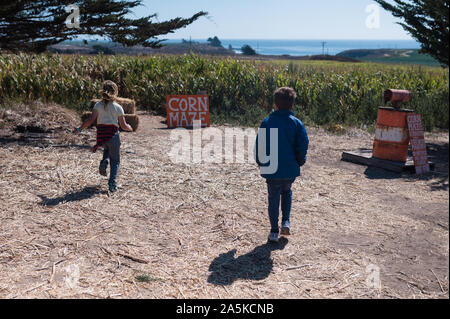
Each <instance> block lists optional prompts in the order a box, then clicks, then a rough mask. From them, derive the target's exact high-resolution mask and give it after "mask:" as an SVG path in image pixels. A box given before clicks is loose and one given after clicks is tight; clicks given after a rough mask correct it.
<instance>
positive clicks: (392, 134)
mask: <svg viewBox="0 0 450 319" xmlns="http://www.w3.org/2000/svg"><path fill="white" fill-rule="evenodd" d="M408 137H409V135H408V130H407V129H405V128H403V127H377V129H376V131H375V138H376V139H377V140H379V141H384V142H397V143H401V142H404V141H406V140H407V139H408Z"/></svg>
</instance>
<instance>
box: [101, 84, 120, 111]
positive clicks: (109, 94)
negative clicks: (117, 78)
mask: <svg viewBox="0 0 450 319" xmlns="http://www.w3.org/2000/svg"><path fill="white" fill-rule="evenodd" d="M100 93H101V95H102V101H103V105H104V107H106V105H107V104H108V102H111V101H115V100H116V98H117V96H118V94H119V87H118V86H117V84H116V83H114V82H113V81H110V80H107V81H105V82H104V83H103V90H101V91H100Z"/></svg>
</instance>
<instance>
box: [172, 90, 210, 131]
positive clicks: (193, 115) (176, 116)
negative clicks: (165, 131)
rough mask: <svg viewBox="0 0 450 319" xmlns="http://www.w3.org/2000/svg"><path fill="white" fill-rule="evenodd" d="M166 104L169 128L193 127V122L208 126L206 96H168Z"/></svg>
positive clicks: (207, 98)
mask: <svg viewBox="0 0 450 319" xmlns="http://www.w3.org/2000/svg"><path fill="white" fill-rule="evenodd" d="M166 102H167V104H166V110H167V126H168V127H169V128H174V127H193V126H194V121H200V122H201V126H202V127H205V126H209V97H208V95H168V96H167V100H166Z"/></svg>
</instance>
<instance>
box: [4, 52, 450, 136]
mask: <svg viewBox="0 0 450 319" xmlns="http://www.w3.org/2000/svg"><path fill="white" fill-rule="evenodd" d="M104 80H112V81H114V82H116V83H117V84H118V85H119V93H120V96H122V97H127V98H133V99H135V100H136V103H137V105H138V107H139V108H141V109H146V110H149V111H154V112H156V113H158V114H165V101H166V95H168V94H196V93H197V92H198V91H199V90H203V91H207V93H208V94H209V96H210V104H211V107H210V108H211V113H212V117H211V118H212V120H213V121H225V122H226V121H234V122H236V123H238V124H241V125H256V124H257V123H258V122H259V121H260V120H261V119H262V118H263V117H264V116H266V115H267V114H268V113H269V112H270V111H271V110H272V104H273V97H272V94H273V91H274V90H275V89H276V88H277V87H280V86H290V87H293V88H294V89H295V90H296V91H297V94H298V98H297V100H296V103H295V107H294V113H295V114H296V115H297V116H298V117H299V118H301V119H302V120H303V121H304V122H305V123H306V124H310V125H312V124H315V125H328V124H343V125H350V126H362V125H367V126H370V125H374V123H375V122H376V117H377V107H378V106H380V105H383V102H384V101H383V98H382V97H383V91H384V90H385V89H387V88H398V89H407V90H410V91H411V92H412V101H411V102H410V103H408V104H406V105H405V107H407V108H410V109H414V110H415V111H416V112H418V113H419V114H421V115H422V117H423V122H424V125H425V128H426V129H427V130H432V129H448V127H449V120H448V117H449V100H448V99H449V73H448V69H441V68H430V67H420V66H393V65H382V64H370V63H327V62H295V63H293V62H291V63H289V62H286V63H280V62H279V61H277V62H276V63H275V62H270V61H255V60H240V59H238V58H217V57H214V58H212V57H205V56H198V55H184V56H145V57H143V56H141V57H130V56H103V55H98V56H80V55H29V54H18V55H14V54H3V55H0V103H1V104H2V105H5V104H7V103H10V102H11V101H17V100H20V101H27V100H34V99H41V100H42V101H44V102H47V101H48V102H50V101H51V102H56V103H59V104H62V105H65V106H67V107H70V108H73V109H76V110H79V111H82V110H88V109H90V108H91V107H92V103H91V102H90V101H91V99H92V98H95V97H98V96H99V95H98V90H99V89H100V88H101V87H102V83H103V81H104Z"/></svg>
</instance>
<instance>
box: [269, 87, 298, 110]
mask: <svg viewBox="0 0 450 319" xmlns="http://www.w3.org/2000/svg"><path fill="white" fill-rule="evenodd" d="M296 98H297V93H296V92H295V91H294V89H293V88H290V87H281V88H278V89H276V90H275V92H274V93H273V101H274V103H275V105H276V106H277V107H278V109H280V110H290V109H292V107H293V106H294V102H295V99H296Z"/></svg>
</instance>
